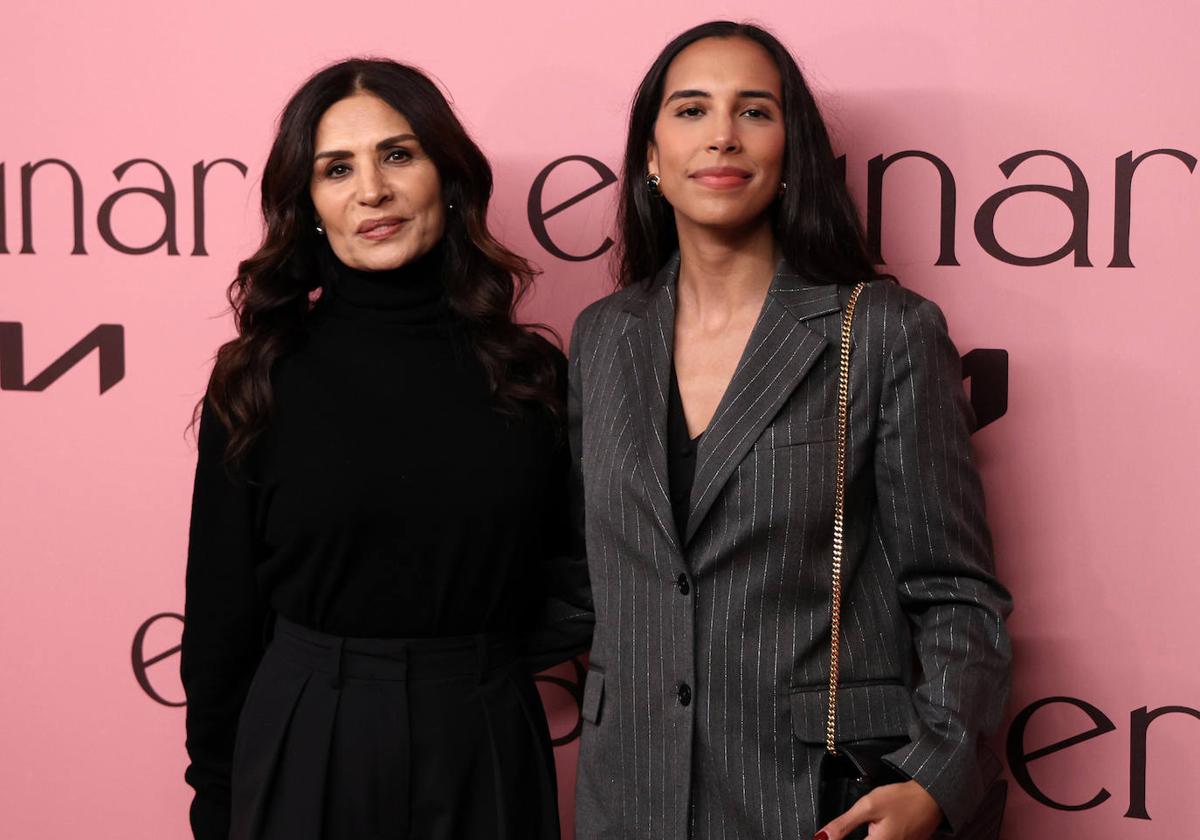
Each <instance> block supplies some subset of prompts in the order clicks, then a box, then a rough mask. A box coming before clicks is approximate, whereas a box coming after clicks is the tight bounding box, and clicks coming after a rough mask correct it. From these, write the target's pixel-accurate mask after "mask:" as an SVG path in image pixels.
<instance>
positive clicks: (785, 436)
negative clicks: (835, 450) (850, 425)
mask: <svg viewBox="0 0 1200 840" xmlns="http://www.w3.org/2000/svg"><path fill="white" fill-rule="evenodd" d="M836 436H837V418H836V417H822V418H821V419H819V420H808V421H803V420H801V421H797V420H793V421H791V422H788V421H787V420H786V419H783V418H780V419H779V420H776V421H775V422H774V423H772V424H771V425H770V426H768V427H767V428H766V429H764V430H763V433H762V434H761V435H759V436H758V440H756V441H755V442H754V449H755V450H759V451H761V450H764V449H783V448H784V447H787V446H802V445H804V444H809V443H825V442H830V441H832V440H833V439H834V438H835V437H836Z"/></svg>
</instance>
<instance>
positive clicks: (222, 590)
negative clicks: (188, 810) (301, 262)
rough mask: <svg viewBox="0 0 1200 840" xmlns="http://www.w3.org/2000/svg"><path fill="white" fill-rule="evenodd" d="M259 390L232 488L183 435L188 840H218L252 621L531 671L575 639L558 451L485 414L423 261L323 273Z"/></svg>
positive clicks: (208, 454) (553, 432) (203, 448)
mask: <svg viewBox="0 0 1200 840" xmlns="http://www.w3.org/2000/svg"><path fill="white" fill-rule="evenodd" d="M559 361H560V364H561V365H562V366H563V367H565V361H564V360H562V359H561V356H560V360H559ZM272 387H273V391H274V396H275V403H276V405H275V411H274V413H273V414H272V417H271V421H270V425H269V428H268V430H267V432H266V433H265V434H264V435H263V436H262V437H261V438H260V439H258V440H257V441H256V442H255V444H254V448H253V450H252V453H251V456H250V457H249V458H248V459H247V461H246V462H245V464H243V465H242V466H241V467H240V468H239V469H238V470H237V471H236V472H234V473H233V474H231V473H230V471H229V470H228V469H227V468H226V466H225V465H224V463H223V457H222V456H223V451H224V445H225V433H224V431H223V429H222V427H221V425H220V423H219V422H218V420H217V418H216V417H215V415H214V414H213V413H212V412H211V411H209V410H205V411H204V412H203V413H202V418H201V424H200V446H199V450H200V451H199V463H198V465H197V469H196V486H195V495H194V499H193V513H192V524H191V543H190V547H189V552H188V570H187V601H186V607H185V612H186V616H185V619H186V624H185V631H184V640H183V656H182V672H183V679H184V687H185V690H186V692H187V698H188V721H187V728H188V733H187V735H188V741H187V744H188V751H189V755H190V757H191V766H190V767H189V768H188V770H187V776H186V778H187V781H188V782H189V783H190V784H191V785H192V786H193V787H195V789H196V797H195V800H194V804H193V808H192V825H193V830H194V832H195V835H196V837H197V838H199V839H200V840H209V838H213V840H216V838H224V837H225V833H226V832H227V828H226V826H227V825H228V809H229V785H230V781H229V776H230V765H231V761H232V754H233V745H234V740H235V732H236V726H237V717H238V714H239V712H240V709H241V706H242V703H243V701H244V699H245V696H246V692H247V690H248V687H249V682H250V680H251V678H252V675H253V673H254V670H255V668H256V665H257V663H258V661H259V658H260V656H261V649H262V640H263V635H264V633H263V630H264V624H265V619H266V616H267V615H268V613H276V614H279V615H282V616H284V617H286V618H288V619H290V620H292V621H294V622H296V623H299V624H302V625H305V626H308V627H311V628H313V629H316V630H319V631H322V632H326V633H332V634H335V635H341V636H356V637H388V638H422V637H434V636H460V635H469V634H475V633H485V632H486V633H503V634H510V635H513V636H514V637H517V638H519V639H521V640H522V642H523V643H524V644H525V645H526V652H527V657H528V658H529V660H530V662H531V664H532V665H533V666H534V667H541V666H543V665H549V664H552V663H553V662H555V661H560V660H561V659H563V658H566V657H567V656H570V655H572V654H573V653H576V652H578V651H579V650H581V649H582V648H584V647H586V645H587V641H588V638H589V637H590V630H591V615H590V602H589V601H588V600H587V586H586V566H585V565H584V561H583V558H582V556H579V557H575V556H574V552H575V551H576V549H575V548H573V547H572V545H571V543H572V538H571V537H570V529H569V526H568V523H567V522H566V511H565V508H564V507H563V504H564V503H563V500H564V499H565V498H566V497H567V488H566V483H567V481H568V475H569V472H570V457H569V455H568V454H567V451H568V450H567V447H566V445H565V442H564V441H565V439H566V436H565V435H564V434H563V433H562V430H561V428H560V424H559V423H558V421H557V420H556V419H555V418H554V417H552V416H551V415H550V413H549V412H547V411H545V410H544V409H543V408H541V407H540V406H535V405H529V406H528V407H527V408H525V409H523V410H522V411H521V412H519V413H518V414H517V415H515V416H512V415H507V414H504V413H502V412H500V411H497V410H496V406H495V401H494V399H493V398H492V396H491V394H490V392H489V388H488V384H487V378H486V375H485V373H484V370H483V368H482V366H481V365H480V363H479V361H478V360H477V358H476V356H475V354H474V352H473V350H472V348H471V345H470V342H469V339H468V333H467V330H466V326H465V324H464V323H463V322H462V321H461V319H459V318H458V317H457V316H456V315H455V314H454V313H453V312H452V311H451V310H450V309H449V307H448V304H447V303H446V300H445V296H444V292H443V291H442V287H441V284H440V281H439V280H438V278H437V275H436V273H435V272H432V271H430V270H429V267H428V265H427V264H426V265H425V266H420V265H418V266H416V267H412V268H410V267H406V269H403V270H401V271H400V272H396V273H389V274H385V275H378V276H368V275H364V274H360V273H357V272H350V271H348V270H347V271H343V272H341V273H340V274H339V276H338V277H337V280H336V282H335V283H334V284H333V286H332V290H331V292H330V293H329V296H328V298H323V299H322V300H321V301H320V302H319V303H318V305H317V306H316V308H315V309H314V311H313V312H312V313H311V315H310V316H309V319H308V322H307V325H306V327H305V331H304V334H303V336H302V337H301V340H300V341H299V342H298V343H297V344H296V346H295V347H294V348H293V349H292V350H290V351H289V352H288V353H287V355H286V356H285V357H284V358H283V359H281V360H280V362H279V363H277V365H276V368H275V370H274V371H273V374H272ZM581 570H582V574H583V578H582V580H581V579H580V571H581ZM539 621H540V622H542V624H541V625H539Z"/></svg>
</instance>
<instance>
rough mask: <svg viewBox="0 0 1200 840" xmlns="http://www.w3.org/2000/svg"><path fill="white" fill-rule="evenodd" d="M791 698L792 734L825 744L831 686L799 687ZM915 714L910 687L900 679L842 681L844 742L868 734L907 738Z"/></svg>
mask: <svg viewBox="0 0 1200 840" xmlns="http://www.w3.org/2000/svg"><path fill="white" fill-rule="evenodd" d="M788 699H789V701H790V706H791V712H792V734H794V735H795V736H796V737H797V738H798V739H800V740H801V741H803V742H804V743H806V744H824V743H825V721H826V717H827V715H828V713H829V689H828V688H822V687H817V686H813V687H811V688H797V689H793V690H792V692H791V694H790V696H789V698H788ZM914 716H915V712H914V711H913V705H912V700H911V698H910V697H909V695H908V689H907V688H906V687H905V686H904V685H902V684H901V683H899V682H892V681H884V680H879V681H870V682H862V683H850V684H848V685H842V686H841V687H840V688H839V689H838V708H837V736H836V741H837V743H839V744H843V743H850V742H852V741H862V740H866V739H868V738H897V737H899V738H908V737H911V736H910V734H909V731H908V727H909V722H910V721H911V720H913V718H914Z"/></svg>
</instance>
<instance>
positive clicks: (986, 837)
mask: <svg viewBox="0 0 1200 840" xmlns="http://www.w3.org/2000/svg"><path fill="white" fill-rule="evenodd" d="M865 285H866V284H865V283H859V284H858V285H856V286H855V287H854V288H853V289H852V290H851V292H850V298H849V300H848V301H847V302H846V309H845V311H844V313H843V314H842V336H841V340H842V346H841V353H840V358H839V363H838V389H837V436H836V438H835V441H836V448H837V474H836V483H835V489H834V507H833V579H832V585H831V587H830V596H829V597H830V606H831V616H832V618H831V621H830V632H829V706H828V710H827V715H826V718H825V754H824V755H822V756H821V762H820V764H819V765H818V768H817V786H818V792H817V824H818V826H822V825H826V824H828V823H829V822H831V821H833V820H834V819H836V818H837V817H839V816H841V815H842V814H844V813H846V812H847V811H849V810H850V808H851V807H852V806H853V805H854V803H855V802H857V801H858V800H859V799H861V798H862V797H863V796H865V795H866V794H867V793H869V792H870V791H871V790H873V789H874V788H877V787H881V786H883V785H890V784H896V783H899V782H905V781H908V777H907V776H905V775H904V774H903V773H901V772H900V771H898V770H897V769H896V768H895V767H893V766H892V765H890V764H888V763H887V762H885V761H884V760H883V757H884V756H885V755H888V754H889V753H893V752H895V751H896V750H898V749H900V748H902V747H903V746H905V745H906V744H908V743H909V741H908V739H907V738H873V739H869V740H861V741H853V742H850V743H843V744H838V743H837V742H836V734H837V696H838V682H839V680H838V654H839V650H840V647H841V626H842V551H843V545H842V542H843V540H842V537H843V528H844V525H845V508H846V426H847V423H848V415H849V402H850V328H851V326H852V324H853V322H854V307H855V304H856V303H857V302H858V296H859V293H861V292H862V290H863V287H864V286H865ZM982 755H983V761H982V768H981V769H982V771H983V774H984V778H985V787H986V793H985V794H984V797H983V800H982V802H981V803H980V805H979V807H978V808H977V809H976V811H975V813H974V814H972V815H971V818H970V819H969V820H968V821H967V822H966V823H965V824H964V825H962V826H960V827H959V829H958V831H956V832H954V833H953V834H950V833H949V832H948V831H946V830H945V829H939V830H938V831H937V832H935V833H934V837H935V838H949V837H953V838H955V840H997V838H999V836H1000V823H1001V820H1002V818H1003V816H1004V804H1005V801H1006V799H1007V798H1008V782H1007V781H1006V780H1005V779H1003V778H1001V776H1000V769H1001V768H1000V762H999V761H998V760H997V759H996V758H995V756H993V755H991V753H990V752H984V753H983V754H982ZM989 759H990V760H989ZM867 828H868V827H867V825H865V824H864V825H862V826H859V827H858V828H856V829H855V830H854V831H852V832H850V834H848V835H846V840H865V838H866V836H867Z"/></svg>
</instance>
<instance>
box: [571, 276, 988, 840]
mask: <svg viewBox="0 0 1200 840" xmlns="http://www.w3.org/2000/svg"><path fill="white" fill-rule="evenodd" d="M678 265H679V262H678V255H676V257H675V258H674V259H673V260H672V261H671V262H670V263H669V264H668V265H667V266H666V267H665V268H664V269H663V270H662V271H661V272H660V273H659V275H658V276H657V277H656V278H654V279H653V281H652V282H650V283H645V284H639V285H637V286H636V287H630V288H626V289H624V290H622V291H619V292H617V293H615V294H613V295H610V296H609V297H607V298H604V299H603V300H601V301H599V302H597V303H595V304H593V305H592V306H589V307H588V308H587V309H586V310H584V312H583V313H582V314H581V315H580V316H579V319H578V321H577V322H576V324H575V330H574V334H573V336H572V348H571V354H570V367H571V388H570V421H571V432H572V438H573V444H574V447H575V455H576V458H577V459H578V467H579V469H580V470H581V472H582V478H583V507H584V511H585V524H586V538H587V553H588V565H589V572H590V576H591V585H592V595H593V600H594V603H595V610H596V630H595V638H594V642H593V647H592V656H591V668H590V671H589V673H588V676H587V682H586V685H585V689H584V699H583V710H582V711H583V718H584V721H585V722H584V724H583V735H582V744H581V752H580V759H579V772H578V782H577V790H576V807H577V816H576V831H577V836H578V837H579V838H580V840H601V839H602V838H603V839H604V840H608V838H613V840H615V838H622V840H628V838H655V840H660V838H663V839H665V838H669V839H670V840H685V838H689V837H692V838H697V840H707V838H714V837H738V838H742V839H743V840H748V838H787V840H795V838H798V837H811V836H812V834H813V833H814V831H815V830H816V829H817V828H819V827H820V826H818V825H817V824H816V790H815V785H814V782H815V779H816V776H815V770H816V767H817V764H818V762H819V760H820V756H821V753H822V751H823V744H824V728H825V705H826V700H827V693H828V692H827V689H826V684H827V679H828V677H827V674H828V670H827V669H828V656H829V653H828V651H829V625H830V614H829V613H830V609H829V590H830V561H831V546H832V531H833V496H834V472H835V465H834V455H835V448H834V434H835V415H836V401H835V397H836V389H837V368H838V348H839V342H840V329H841V323H842V308H843V306H844V304H845V301H846V299H847V297H848V296H849V288H848V287H846V286H832V285H816V284H813V283H812V282H811V281H808V280H806V279H805V278H804V277H802V276H799V275H798V274H796V273H794V272H793V271H791V270H790V269H789V268H788V267H787V265H786V264H781V265H780V268H779V270H778V271H777V273H776V275H775V277H774V279H773V281H772V284H771V288H770V291H769V293H768V294H767V296H766V300H765V303H764V304H763V309H762V313H761V315H760V317H759V319H758V322H757V323H756V325H755V327H754V329H753V332H752V333H751V336H750V339H749V342H748V345H747V348H746V351H745V354H744V356H743V358H742V359H741V361H740V362H739V364H738V367H737V370H736V372H735V373H734V375H733V379H732V381H731V382H730V384H729V387H728V389H727V391H726V393H725V395H724V397H723V398H722V400H721V403H720V405H719V406H718V408H717V410H716V413H715V414H714V416H713V419H712V421H711V422H710V423H709V425H708V428H707V429H706V431H705V432H704V435H703V437H702V438H701V439H700V445H699V451H698V453H697V461H696V471H695V482H694V485H693V488H692V492H691V499H690V505H689V516H688V520H687V529H686V533H684V534H682V535H680V534H678V533H677V532H676V529H675V526H674V522H673V517H672V510H671V502H670V499H669V495H668V494H669V489H668V478H667V476H668V470H667V451H666V437H667V436H666V428H667V395H668V382H669V379H670V370H671V366H672V348H673V346H674V324H675V300H676V275H677V273H678ZM852 340H853V347H852V353H853V356H852V362H851V375H850V394H851V397H850V425H849V435H848V437H849V452H848V461H847V471H848V479H847V501H846V537H845V545H846V556H845V560H844V591H843V615H842V628H843V641H842V659H841V663H842V665H841V673H842V684H843V689H842V691H841V694H840V716H839V719H838V739H839V741H852V740H858V739H863V738H873V737H880V736H907V737H908V738H909V739H910V741H911V743H910V744H909V746H907V747H905V748H903V749H900V750H898V751H897V752H895V753H892V754H891V755H890V760H891V762H892V763H894V764H895V765H896V767H897V768H899V769H900V770H901V771H903V772H904V773H905V774H907V775H908V776H909V777H911V778H913V779H915V780H916V781H917V782H919V783H920V784H921V785H922V786H923V787H924V788H925V789H926V790H928V791H929V792H930V793H931V794H932V795H933V797H934V798H935V799H936V800H937V802H938V804H939V805H940V806H941V808H942V811H943V812H944V814H945V816H946V818H947V820H948V822H949V824H950V826H951V827H954V826H957V825H961V824H962V821H963V820H964V819H965V818H966V817H967V816H969V815H970V813H971V812H972V809H973V808H974V807H975V804H976V803H977V802H978V801H979V798H980V796H981V793H982V790H981V788H982V781H981V778H980V772H979V765H978V756H977V746H978V742H979V739H980V735H981V734H982V733H986V732H989V731H991V730H994V729H995V728H996V727H998V725H999V723H1000V721H1001V718H1002V713H1003V709H1004V704H1005V701H1006V698H1007V695H1008V684H1009V660H1010V646H1009V639H1008V635H1007V633H1006V631H1005V627H1004V616H1005V615H1006V614H1007V613H1008V612H1009V610H1010V607H1011V601H1010V597H1009V594H1008V592H1007V591H1006V590H1005V589H1004V587H1003V586H1001V585H1000V583H999V582H997V580H996V578H995V576H994V573H993V568H994V567H993V559H992V547H991V539H990V536H989V533H988V529H987V525H986V522H985V518H984V503H983V493H982V490H981V487H980V481H979V476H978V473H977V471H976V468H975V465H974V462H973V460H972V455H971V447H970V440H969V437H970V432H971V427H972V424H973V421H972V418H971V412H970V407H969V405H968V403H967V401H966V398H965V395H964V392H963V388H962V381H961V365H960V359H959V355H958V353H957V351H956V350H955V348H954V345H953V344H952V343H951V341H950V338H949V335H948V334H947V330H946V324H945V320H944V318H943V317H942V314H941V312H940V311H939V310H938V308H937V307H936V306H935V305H934V304H933V303H931V302H929V301H927V300H925V299H923V298H922V297H920V296H919V295H917V294H915V293H913V292H911V291H908V290H906V289H903V288H901V287H900V286H898V285H896V284H893V283H890V282H886V281H877V282H871V283H869V284H868V285H867V287H866V288H865V289H864V290H863V292H862V294H861V296H860V298H859V301H858V307H857V310H856V313H855V321H854V328H853V338H852Z"/></svg>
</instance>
